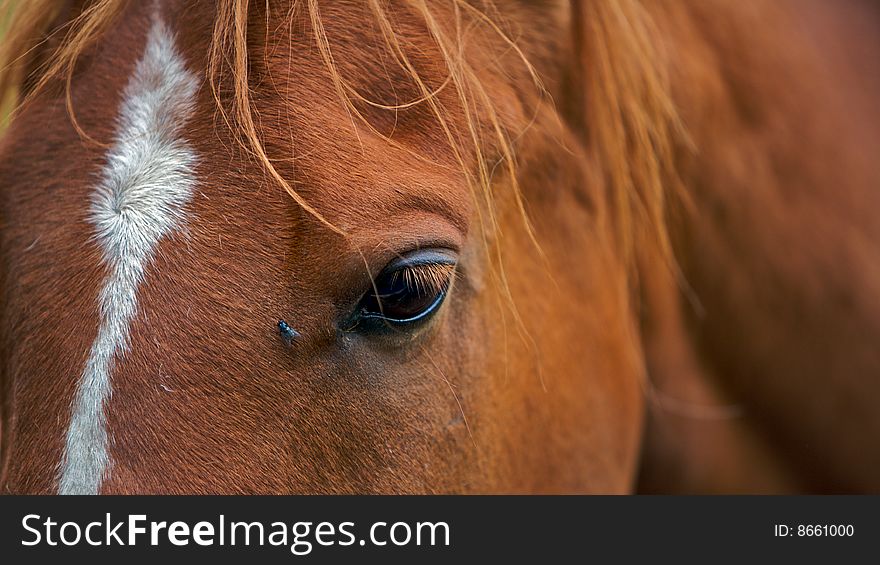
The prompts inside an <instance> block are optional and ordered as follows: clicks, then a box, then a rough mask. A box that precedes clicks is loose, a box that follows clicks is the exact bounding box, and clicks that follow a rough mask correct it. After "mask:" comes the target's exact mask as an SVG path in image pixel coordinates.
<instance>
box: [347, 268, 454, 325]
mask: <svg viewBox="0 0 880 565" xmlns="http://www.w3.org/2000/svg"><path fill="white" fill-rule="evenodd" d="M454 272H455V259H454V257H453V256H452V254H451V252H449V251H446V250H420V251H417V252H414V253H411V254H408V255H405V256H403V257H401V258H399V259H396V260H394V261H392V262H391V263H389V264H388V266H386V267H385V269H383V270H382V272H381V273H380V274H379V276H377V277H376V278H375V280H374V288H373V289H371V290H370V292H367V294H365V295H364V297H363V298H362V299H361V301H360V304H359V305H358V314H357V318H358V320H357V326H358V327H359V328H361V329H365V330H369V329H381V327H382V326H384V327H389V326H391V327H394V326H397V327H401V326H409V325H415V324H418V323H420V322H424V321H426V320H427V319H428V318H430V316H431V315H432V314H433V313H434V312H436V311H437V309H438V308H439V307H440V305H441V304H442V303H443V300H444V298H445V297H446V293H447V291H448V290H449V285H450V283H451V282H452V277H453V274H454Z"/></svg>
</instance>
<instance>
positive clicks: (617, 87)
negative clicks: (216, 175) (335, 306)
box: [0, 0, 685, 262]
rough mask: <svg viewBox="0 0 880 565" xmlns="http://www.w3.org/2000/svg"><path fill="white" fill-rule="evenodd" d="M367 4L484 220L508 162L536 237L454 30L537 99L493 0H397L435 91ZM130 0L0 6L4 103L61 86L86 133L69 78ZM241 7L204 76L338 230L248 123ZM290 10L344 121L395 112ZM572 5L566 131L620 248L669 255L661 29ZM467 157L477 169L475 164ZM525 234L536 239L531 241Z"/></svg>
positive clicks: (620, 8)
mask: <svg viewBox="0 0 880 565" xmlns="http://www.w3.org/2000/svg"><path fill="white" fill-rule="evenodd" d="M364 1H365V2H366V4H367V5H368V6H369V8H370V10H371V12H372V14H373V17H374V18H375V23H376V25H377V26H378V29H379V30H381V32H382V35H383V37H384V39H385V41H386V44H387V48H388V49H389V51H390V53H391V54H392V55H393V56H394V59H395V60H396V61H397V62H398V63H399V64H400V65H401V67H402V68H403V69H404V70H406V72H407V73H409V75H410V76H411V78H412V80H413V81H414V83H415V84H416V85H417V86H418V89H419V90H420V93H421V95H420V96H419V98H418V99H417V100H413V101H410V102H407V103H406V104H407V105H412V104H417V103H418V104H428V105H429V106H430V108H431V111H432V113H433V114H434V117H435V118H436V120H437V122H438V124H439V125H440V127H441V128H442V130H443V131H444V132H445V134H446V136H447V138H448V140H449V144H450V147H451V148H452V149H453V152H454V154H455V157H456V159H457V160H458V162H459V163H460V165H461V166H462V170H463V171H464V173H465V175H466V177H467V179H468V181H469V183H470V184H471V186H472V190H473V191H474V196H475V197H477V198H480V199H481V200H482V201H483V202H484V203H485V204H486V205H487V206H485V207H484V208H485V210H487V211H488V214H489V217H488V220H487V222H486V223H488V224H489V226H490V227H493V228H497V227H498V226H497V220H496V219H495V215H494V205H493V198H492V191H491V189H490V184H491V181H492V177H493V171H494V169H495V166H496V165H497V164H498V163H503V166H504V167H505V169H506V171H507V173H508V174H507V176H508V177H509V179H510V181H511V182H512V183H513V195H514V199H515V202H516V204H517V206H518V208H519V211H520V213H521V215H522V217H523V220H524V221H525V224H526V227H527V229H528V230H529V234H530V235H531V234H532V232H531V228H530V227H529V223H528V218H527V216H526V210H525V205H524V202H523V200H522V196H521V194H520V190H519V187H518V186H517V184H516V179H517V174H516V158H515V151H514V147H513V146H514V144H513V142H512V141H511V140H512V139H513V138H514V137H515V135H516V134H519V133H521V132H515V133H514V134H512V133H511V132H507V131H505V129H504V127H503V126H502V124H501V120H500V118H499V111H498V109H496V107H495V105H494V104H493V101H492V99H491V98H490V96H489V94H488V93H487V90H486V89H485V88H484V87H483V84H482V82H481V80H480V73H479V72H478V71H479V69H476V68H474V66H473V65H472V64H471V62H469V61H468V60H467V58H466V57H465V55H464V54H463V53H464V49H463V48H462V46H461V45H460V44H459V43H460V32H461V29H460V28H459V26H462V25H465V24H463V23H461V22H462V21H466V22H468V23H469V24H470V25H474V24H476V25H478V26H480V27H482V28H484V29H486V30H488V31H489V33H493V34H496V35H497V37H498V38H500V40H501V41H502V42H503V43H504V44H505V45H506V46H507V48H508V49H509V50H511V51H513V52H514V53H515V54H516V55H517V57H518V58H519V59H520V61H521V62H522V64H523V65H524V67H525V68H526V69H527V71H528V75H529V76H530V77H531V78H532V80H533V82H534V86H535V88H536V91H537V92H539V94H540V96H539V98H540V99H541V100H543V99H544V96H543V95H544V94H545V91H544V88H543V85H542V82H541V79H540V77H539V76H538V75H537V73H536V71H535V69H534V68H533V67H532V65H531V63H530V62H529V61H528V59H527V58H526V56H525V55H524V53H523V51H521V50H520V47H519V46H518V45H517V43H516V41H514V40H513V39H511V37H512V36H511V34H509V33H508V32H506V31H505V29H506V27H505V26H506V23H505V21H504V18H503V17H502V16H501V13H502V12H503V10H501V9H500V8H498V7H497V6H496V5H495V4H494V3H493V1H492V0H482V1H480V0H477V1H474V0H447V2H444V4H445V5H448V7H447V9H451V10H452V11H453V13H454V14H455V18H454V20H455V23H454V26H455V27H454V28H453V29H449V26H448V25H445V24H444V23H443V18H442V17H441V16H440V15H439V14H438V10H436V9H434V8H433V7H432V6H433V5H432V6H429V3H428V2H425V1H424V0H404V1H403V2H402V4H404V5H405V7H406V8H407V9H409V10H411V11H412V12H414V13H415V14H418V15H419V16H420V17H421V18H422V19H423V22H424V25H425V28H426V29H427V30H428V31H429V33H430V34H431V36H432V39H433V41H434V42H435V44H436V45H437V47H438V51H439V53H441V54H442V56H443V58H444V59H445V64H446V68H447V71H448V77H447V79H446V81H445V82H444V84H443V86H441V87H440V88H437V89H434V90H432V89H431V88H429V87H428V86H427V84H426V82H425V80H423V78H422V77H421V76H420V75H419V73H418V71H417V70H416V68H415V67H414V65H413V64H412V63H411V62H410V61H409V59H408V58H407V54H406V53H405V51H404V49H402V47H401V44H400V37H399V36H398V33H397V31H396V30H395V29H394V26H393V25H392V19H391V18H389V14H388V10H387V8H386V6H385V5H386V2H385V1H384V0H364ZM126 4H127V0H85V1H84V2H83V7H82V8H81V9H80V10H78V11H77V13H65V12H66V11H70V9H69V8H67V9H65V8H63V4H62V3H60V2H57V0H28V1H27V2H21V1H18V2H16V1H14V0H3V2H2V4H0V6H2V13H5V14H6V15H7V19H8V21H9V22H10V23H9V24H8V27H7V30H6V35H5V37H4V38H3V41H2V45H0V100H2V101H3V102H4V103H5V105H6V107H7V108H8V107H9V104H10V102H11V103H12V104H13V106H18V105H20V104H24V103H26V102H27V101H28V100H29V99H30V98H31V97H32V96H34V94H35V93H37V92H39V91H41V90H42V89H44V88H45V87H47V85H49V83H51V82H53V81H66V84H67V87H68V88H67V89H66V93H67V104H68V110H69V113H70V115H71V118H72V120H73V122H74V126H75V127H77V130H78V131H79V132H80V134H81V135H83V136H84V137H86V138H87V137H88V136H87V135H86V134H85V132H83V131H82V130H81V129H80V128H79V126H78V125H77V123H76V119H75V114H74V112H73V110H74V109H73V107H72V104H71V99H70V94H69V85H70V80H71V76H72V74H73V71H74V66H75V64H76V62H77V59H78V58H79V57H80V55H82V54H83V52H84V51H85V50H86V49H87V48H88V47H89V46H90V45H92V44H93V43H94V42H95V41H96V40H97V39H98V38H99V37H100V36H101V34H102V33H103V32H104V30H106V29H107V28H108V27H109V26H110V25H111V24H112V22H113V21H114V19H115V17H116V16H117V15H118V14H119V13H120V12H121V11H122V9H123V8H124V6H125V5H126ZM248 5H249V0H218V1H217V9H216V16H215V21H214V27H213V37H212V44H211V49H210V53H209V56H208V68H207V76H208V79H209V82H210V84H211V87H212V90H213V93H214V97H215V100H216V101H217V106H218V109H219V111H220V113H221V115H222V116H223V118H224V119H225V121H226V122H227V123H228V124H229V125H230V126H231V127H232V128H233V131H234V132H236V134H237V135H236V137H237V139H238V140H239V142H240V143H241V145H242V147H244V148H245V149H246V150H247V151H248V152H249V153H250V154H251V155H252V156H254V157H256V158H257V159H258V161H259V162H261V163H262V164H263V166H264V168H265V170H266V171H267V173H268V174H269V175H270V176H271V177H272V178H273V179H274V180H275V181H276V182H277V183H278V184H279V185H280V186H281V187H283V188H284V190H286V191H287V192H288V193H289V194H290V196H291V197H292V198H293V199H294V200H295V201H296V202H297V203H298V204H299V205H300V206H302V207H303V208H304V209H305V210H306V211H308V212H309V213H311V214H312V215H314V216H315V217H316V218H317V219H319V220H320V221H321V222H323V223H324V224H325V225H327V226H328V227H329V228H331V229H333V230H334V231H336V232H338V233H342V232H341V231H340V230H339V229H338V228H336V227H335V226H333V225H332V224H330V222H328V221H327V220H325V219H324V218H323V216H321V214H320V213H319V212H318V211H317V210H315V209H314V208H312V207H311V206H310V205H309V204H308V202H306V201H305V200H304V199H303V198H302V197H301V196H300V195H299V194H297V192H296V191H295V190H294V189H293V187H292V186H291V185H290V184H289V183H288V181H287V180H286V179H284V178H283V176H282V175H281V174H280V173H279V172H278V171H277V170H276V168H275V166H274V165H273V163H272V162H271V160H270V159H269V157H268V156H267V154H266V150H265V148H264V146H263V143H262V141H261V138H260V132H259V130H258V127H257V125H256V122H255V119H254V111H253V106H252V101H251V99H250V89H249V86H248V65H249V53H248V46H247V32H248V7H249V6H248ZM267 5H268V4H267ZM293 6H294V7H293V8H292V9H291V10H290V13H293V12H294V10H295V9H302V10H304V11H305V13H306V15H307V19H308V21H309V23H310V24H311V28H312V32H313V34H314V41H315V43H316V45H317V48H318V51H319V53H320V56H321V58H322V60H323V62H324V64H325V65H326V66H327V69H328V71H329V74H330V77H331V79H332V81H333V85H334V87H335V89H336V92H337V93H338V95H339V97H340V99H341V101H342V103H343V104H344V106H345V107H346V108H347V109H348V110H349V112H350V114H351V115H352V116H354V117H355V118H359V119H360V120H361V121H362V122H363V123H364V124H367V125H369V124H368V123H367V121H366V119H365V118H363V116H362V114H361V112H360V110H359V109H358V103H366V104H370V105H376V106H379V107H383V108H386V109H388V108H392V109H393V108H394V107H389V106H381V105H380V104H378V103H377V102H375V101H370V100H366V99H364V98H363V97H362V96H361V95H360V94H358V92H357V91H356V90H355V89H354V88H352V87H351V86H350V85H349V84H348V83H347V82H346V80H345V77H343V76H342V75H341V74H340V72H339V69H338V66H337V64H336V62H335V60H334V55H333V47H332V43H331V40H330V39H329V38H328V37H327V35H326V33H325V31H324V26H323V20H322V17H321V10H320V8H321V2H320V0H294V1H293ZM570 10H571V22H572V29H571V33H572V38H573V44H574V51H573V53H574V61H572V65H571V66H572V69H570V70H569V71H568V73H569V74H570V75H571V76H572V77H574V83H573V84H571V85H569V89H570V90H572V91H573V92H570V93H568V97H569V98H571V99H572V100H574V101H575V105H577V106H579V108H578V109H576V110H575V111H574V112H572V114H573V115H575V116H576V121H578V122H580V123H576V124H573V129H575V130H580V131H579V133H581V134H582V136H583V137H584V139H585V142H586V143H587V144H588V145H589V147H590V148H591V149H593V150H594V151H596V152H597V154H598V156H599V157H600V159H599V161H598V162H599V163H600V165H601V166H602V168H603V172H604V176H605V179H606V181H607V184H608V188H609V191H610V192H609V194H610V195H611V203H612V210H613V212H614V215H615V218H614V221H615V222H616V226H617V234H618V237H619V239H620V243H621V246H622V251H623V252H624V253H625V254H626V259H627V262H630V260H631V259H632V257H633V255H634V250H635V248H636V247H637V245H639V244H640V242H645V241H652V242H659V245H660V249H661V251H662V252H663V253H664V254H665V255H669V256H670V257H671V253H670V252H669V249H670V245H669V243H668V236H667V231H666V223H665V214H666V212H665V202H666V194H667V191H668V188H669V187H670V186H672V187H675V186H677V184H678V183H677V177H676V175H675V171H674V152H675V150H676V142H677V140H681V139H684V138H685V136H684V134H683V129H682V127H681V124H680V121H679V119H678V117H677V114H676V111H675V107H674V105H673V102H672V98H671V95H670V93H669V84H668V76H667V74H666V56H665V54H664V53H663V51H662V49H661V48H660V45H661V42H660V41H659V40H658V37H657V30H656V29H655V28H654V26H653V22H652V19H651V17H650V15H649V14H648V12H647V10H646V9H645V7H644V6H643V5H642V3H641V2H640V0H590V1H589V2H581V1H579V0H571V2H570ZM0 21H2V20H0ZM47 49H48V50H49V54H48V55H46V56H44V57H43V58H42V60H35V58H36V53H37V52H38V51H40V50H47ZM227 69H228V71H230V72H229V74H224V77H228V76H230V75H231V77H232V105H231V108H229V109H227V108H225V107H224V104H223V103H221V99H220V96H219V93H218V92H219V86H218V84H219V80H220V75H221V71H226V70H227ZM443 87H446V88H452V89H453V90H454V92H455V93H456V95H457V97H458V100H459V105H460V109H461V110H462V111H463V112H464V113H465V121H466V124H467V131H466V135H465V137H466V138H468V139H467V142H468V143H467V146H465V145H464V144H463V143H462V141H461V135H460V134H459V133H457V132H453V130H452V126H451V125H450V119H449V117H448V116H447V115H446V113H445V112H444V109H443V108H442V107H441V106H440V105H439V104H438V103H437V100H436V97H437V94H438V92H439V90H440V89H442V88H443ZM18 103H20V104H18ZM401 107H403V106H401ZM478 113H480V114H483V115H486V116H488V129H489V130H490V132H491V135H493V136H494V138H495V139H494V140H493V141H494V145H496V146H497V148H496V151H498V152H499V153H500V156H501V158H500V161H495V162H491V161H490V157H489V155H487V154H486V152H485V151H484V149H483V147H484V145H485V144H484V142H483V139H482V136H483V133H482V131H481V126H480V125H479V124H478V119H477V114H478ZM484 129H485V128H484ZM469 150H470V151H473V152H475V153H476V155H475V159H474V160H473V162H469V159H468V157H467V155H468V151H469ZM474 162H475V163H476V166H473V163H474ZM479 208H480V207H479V206H478V209H479ZM482 221H483V218H482V216H481V222H482ZM343 235H344V234H343ZM532 238H533V240H534V236H532Z"/></svg>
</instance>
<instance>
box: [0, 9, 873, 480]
mask: <svg viewBox="0 0 880 565" xmlns="http://www.w3.org/2000/svg"><path fill="white" fill-rule="evenodd" d="M10 6H11V7H12V8H11V9H12V11H13V12H14V15H13V20H12V23H11V24H10V28H9V32H8V33H7V35H6V37H5V38H4V39H3V61H4V62H3V65H4V66H3V71H2V75H0V87H2V88H3V92H4V93H5V94H6V95H7V100H13V103H16V105H18V106H19V108H18V110H17V111H16V112H15V114H14V117H13V119H12V120H11V122H10V124H9V126H8V127H7V129H6V131H5V133H4V136H3V139H2V145H0V434H2V435H0V439H2V441H0V463H2V467H0V487H2V490H3V491H4V492H16V493H53V492H60V493H133V492H150V493H152V492H170V493H204V492H224V493H227V492H228V493H256V492H270V493H295V492H317V493H341V492H631V491H633V490H636V489H639V490H642V491H647V492H791V491H801V492H803V491H806V492H827V491H836V492H878V491H880V411H878V410H877V406H878V403H880V347H878V344H880V267H878V265H880V222H878V221H877V220H876V218H875V216H876V213H877V212H878V211H880V164H878V159H877V157H878V155H877V152H878V150H880V127H878V126H880V106H878V104H877V101H878V100H880V72H878V71H880V63H878V62H880V44H878V41H877V37H878V32H880V13H878V10H877V9H876V6H874V5H871V3H870V2H868V1H865V2H862V1H860V0H847V1H841V2H827V1H824V2H823V1H818V0H816V1H807V0H797V1H795V0H748V1H740V2H734V1H730V0H691V1H685V0H680V1H670V2H663V1H656V2H655V1H648V0H645V1H638V0H571V1H570V2H567V1H562V0H541V1H528V0H494V2H493V1H491V0H436V1H431V2H427V1H425V0H401V1H399V2H398V1H393V2H389V1H387V0H360V1H358V0H338V1H326V2H325V1H323V0H299V1H295V0H287V1H282V0H267V1H266V2H251V3H249V2H248V0H218V1H216V2H209V1H201V0H200V1H196V0H190V1H183V0H155V1H149V2H131V1H125V0H65V1H56V0H28V1H27V2H19V3H15V2H12V3H9V5H8V6H7V8H9V7H10ZM12 97H14V98H12Z"/></svg>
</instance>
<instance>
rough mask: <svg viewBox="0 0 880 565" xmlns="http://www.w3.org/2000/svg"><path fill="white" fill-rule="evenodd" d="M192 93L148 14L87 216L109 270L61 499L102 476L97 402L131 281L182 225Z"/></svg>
mask: <svg viewBox="0 0 880 565" xmlns="http://www.w3.org/2000/svg"><path fill="white" fill-rule="evenodd" d="M197 90H198V81H197V79H196V77H195V76H194V75H193V74H192V73H190V72H189V71H188V70H187V69H186V68H185V66H184V62H183V60H182V59H181V58H180V55H179V54H178V53H177V51H176V49H175V46H174V37H173V35H172V33H171V32H170V30H169V29H168V28H167V27H166V26H165V24H164V23H163V22H162V21H161V20H160V19H159V17H158V16H156V17H154V20H153V24H152V29H151V30H150V34H149V37H148V38H147V44H146V47H145V49H144V54H143V57H142V59H141V60H140V61H139V62H138V64H137V68H136V69H135V71H134V74H133V75H132V76H131V78H130V79H129V82H128V85H127V86H126V88H125V91H124V99H123V102H122V105H121V107H120V110H119V117H118V125H117V130H116V134H115V138H114V142H113V146H112V147H111V149H110V151H109V153H108V155H107V162H106V165H105V166H104V168H103V170H102V172H101V179H100V182H99V183H98V186H97V188H96V190H95V192H94V194H93V196H92V206H91V216H90V220H91V222H92V224H93V225H94V228H95V234H96V237H97V241H98V242H99V243H100V245H101V250H102V255H103V261H104V263H105V264H106V265H107V267H108V271H109V274H108V277H107V280H106V281H105V283H104V287H103V288H102V290H101V294H100V297H99V306H100V326H99V329H98V335H97V337H96V338H95V341H94V343H93V344H92V348H91V351H90V353H89V359H88V361H87V362H86V366H85V369H84V370H83V373H82V375H81V376H80V380H79V384H78V388H77V392H76V397H75V399H74V401H73V405H72V414H71V420H70V427H69V428H68V430H67V436H66V439H65V446H64V456H63V459H62V460H61V468H60V476H59V480H58V492H59V493H60V494H97V493H98V492H99V491H100V489H101V484H102V482H103V480H104V479H105V478H106V477H107V476H109V472H110V465H111V462H110V456H109V453H108V436H107V419H106V416H105V413H104V408H105V406H104V405H105V402H106V401H107V400H108V398H109V397H110V393H111V386H110V373H111V372H112V370H113V366H114V364H115V362H116V359H117V358H121V357H122V356H123V355H124V354H125V352H126V351H127V350H128V347H129V331H130V328H129V326H130V324H131V321H132V320H133V319H134V316H135V312H136V310H137V290H138V285H139V284H140V283H141V282H142V281H143V279H144V271H145V269H146V267H147V265H148V264H149V262H150V260H151V258H152V256H153V253H154V251H155V249H156V246H157V245H158V243H159V241H160V240H161V239H162V237H163V236H165V235H166V234H168V233H170V232H172V231H174V230H175V229H177V228H178V227H179V226H181V225H182V222H183V220H184V207H185V206H186V204H187V203H188V202H189V200H190V195H191V192H192V189H193V185H194V184H195V175H194V173H193V168H194V166H195V161H196V156H195V153H193V151H192V149H190V147H189V146H188V145H187V143H186V142H185V141H184V140H183V139H182V138H181V133H182V130H183V127H184V126H185V125H186V122H187V120H188V118H189V117H190V115H191V114H192V111H193V108H194V98H195V94H196V91H197Z"/></svg>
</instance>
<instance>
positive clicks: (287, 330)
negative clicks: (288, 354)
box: [278, 320, 299, 345]
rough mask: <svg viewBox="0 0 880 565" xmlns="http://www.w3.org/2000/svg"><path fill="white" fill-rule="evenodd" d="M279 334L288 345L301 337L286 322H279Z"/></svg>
mask: <svg viewBox="0 0 880 565" xmlns="http://www.w3.org/2000/svg"><path fill="white" fill-rule="evenodd" d="M278 333H280V334H281V339H283V340H284V342H285V343H286V344H288V345H290V344H291V343H292V342H293V340H294V339H296V338H298V337H299V332H298V331H296V330H295V329H293V328H291V327H290V326H289V325H288V324H287V322H285V321H284V320H278Z"/></svg>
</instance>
